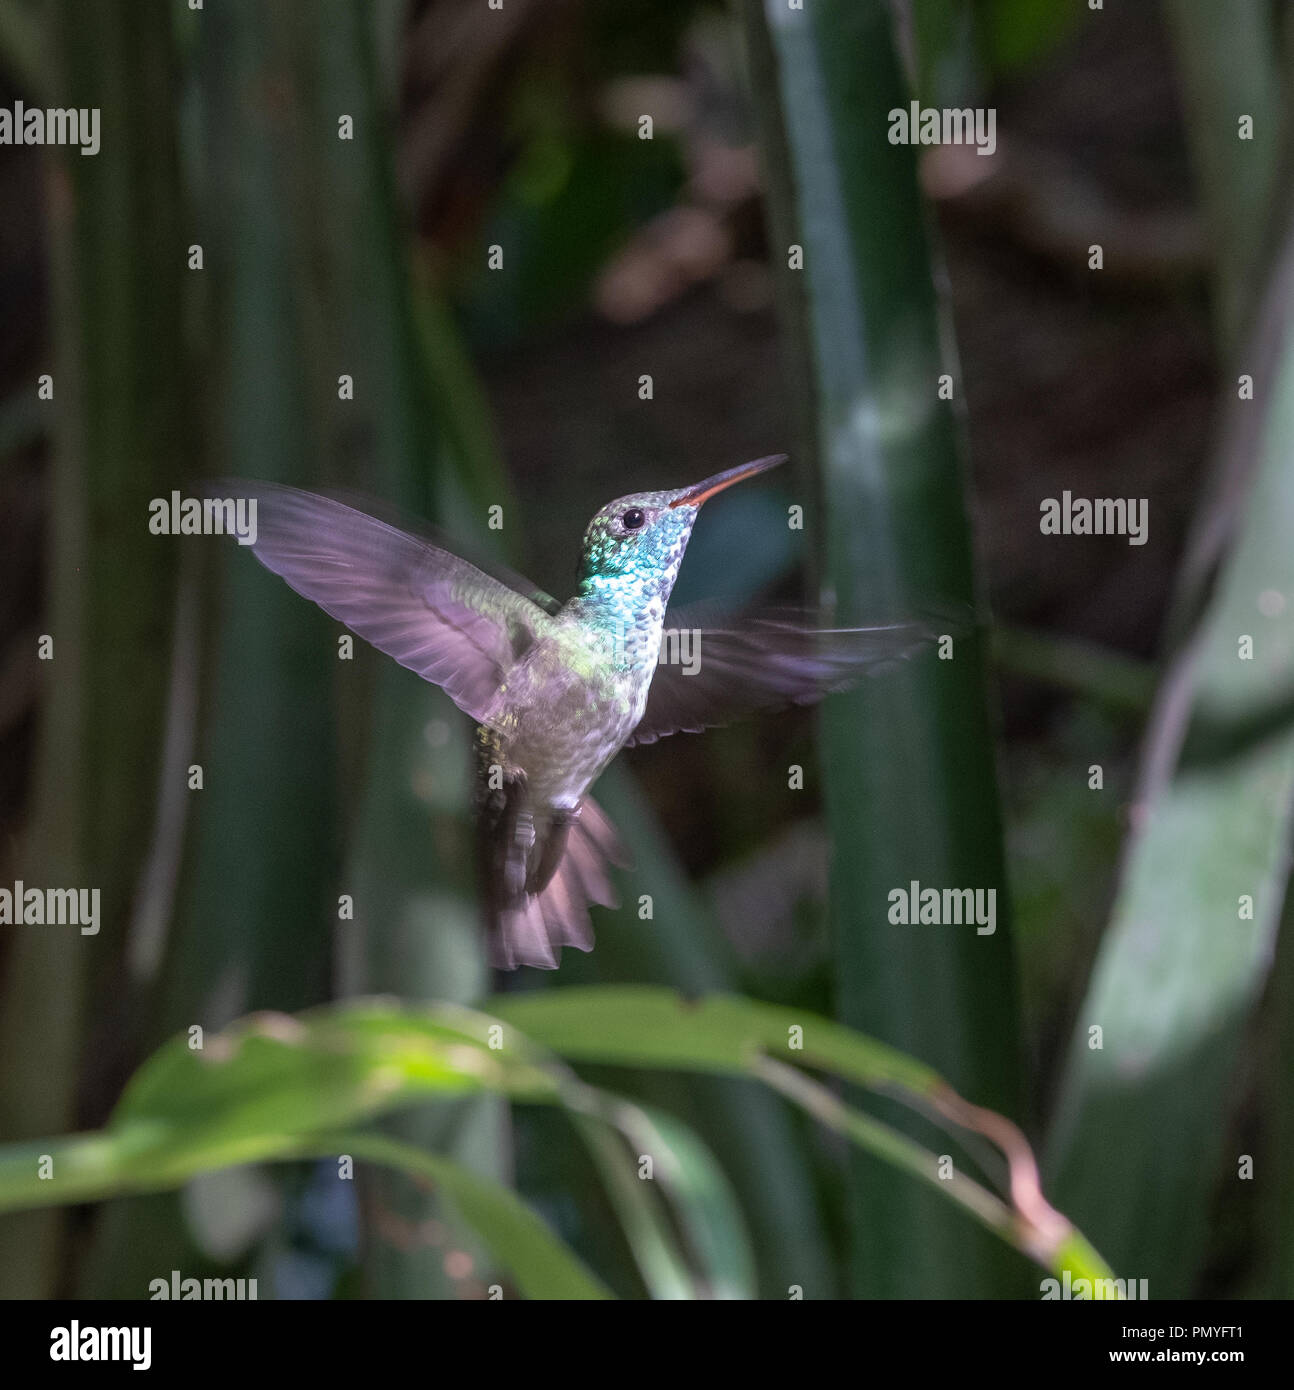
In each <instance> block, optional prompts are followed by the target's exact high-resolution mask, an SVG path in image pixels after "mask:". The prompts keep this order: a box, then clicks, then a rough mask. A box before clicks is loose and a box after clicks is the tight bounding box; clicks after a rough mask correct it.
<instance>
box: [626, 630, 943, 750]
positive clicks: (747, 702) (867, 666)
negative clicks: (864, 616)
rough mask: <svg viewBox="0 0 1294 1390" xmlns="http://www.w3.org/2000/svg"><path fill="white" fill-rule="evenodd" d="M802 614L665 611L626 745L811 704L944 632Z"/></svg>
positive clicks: (910, 652) (844, 688) (905, 656)
mask: <svg viewBox="0 0 1294 1390" xmlns="http://www.w3.org/2000/svg"><path fill="white" fill-rule="evenodd" d="M808 616H809V615H808V614H806V613H805V612H804V611H803V610H800V609H795V608H782V609H772V610H769V611H768V612H766V613H762V614H755V615H751V616H732V615H729V614H726V613H725V612H724V611H723V609H722V608H721V607H719V606H718V605H715V604H705V603H700V604H695V605H690V606H688V607H686V608H682V609H679V610H678V611H677V612H673V613H666V615H665V627H666V637H665V639H664V641H663V643H662V655H661V662H660V664H659V665H658V666H657V667H656V670H655V671H654V673H653V674H652V682H651V685H650V687H649V688H648V691H647V707H646V709H645V710H644V711H643V717H642V720H641V721H640V722H639V724H638V726H637V728H635V729H634V731H633V734H632V736H631V737H630V738H629V740H628V741H627V742H626V744H625V747H626V748H632V747H633V746H635V745H636V744H643V743H655V742H656V740H657V739H660V738H664V737H666V736H667V735H668V734H674V733H700V732H701V730H702V729H707V728H711V727H713V726H715V725H718V724H726V723H728V722H729V721H730V720H732V719H735V718H737V717H738V716H739V715H743V714H750V713H753V712H754V711H755V710H761V709H776V708H777V707H778V706H783V705H805V704H811V703H813V702H814V701H815V700H820V699H822V698H823V696H824V695H829V694H831V692H832V691H836V690H846V689H848V688H849V686H851V685H853V684H855V682H857V681H858V680H860V679H861V678H862V677H863V676H865V675H868V674H871V673H873V672H876V671H878V670H881V669H883V668H884V667H886V666H889V665H892V664H893V663H895V662H897V661H902V660H904V659H905V658H907V657H909V656H911V655H912V654H913V653H914V652H917V651H919V650H920V649H921V648H922V647H923V646H925V645H926V644H927V643H929V642H931V641H934V640H936V639H937V638H938V636H939V635H940V633H941V632H946V631H949V630H950V629H949V627H948V626H942V627H940V626H938V625H935V624H932V623H930V622H928V621H921V622H917V621H905V622H893V623H883V624H879V625H877V626H875V627H846V628H826V629H819V628H815V627H813V626H812V625H811V623H810V622H809V621H808ZM963 626H964V623H961V622H955V623H953V624H952V629H951V630H954V631H956V630H959V629H960V628H961V627H963ZM671 633H673V634H676V636H675V637H674V638H671V637H670V635H669V634H671ZM671 641H673V642H674V643H675V647H674V649H673V650H670V643H671Z"/></svg>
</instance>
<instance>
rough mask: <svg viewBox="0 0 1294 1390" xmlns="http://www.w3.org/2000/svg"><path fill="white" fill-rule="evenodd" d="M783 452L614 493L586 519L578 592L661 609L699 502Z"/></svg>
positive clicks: (781, 460)
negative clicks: (684, 481)
mask: <svg viewBox="0 0 1294 1390" xmlns="http://www.w3.org/2000/svg"><path fill="white" fill-rule="evenodd" d="M785 461H786V455H785V454H771V455H770V456H769V457H768V458H762V459H756V460H755V461H754V462H753V463H743V464H740V465H739V466H738V467H736V468H729V469H728V470H727V471H726V472H723V473H716V474H715V475H714V476H713V477H712V478H706V479H705V481H704V482H700V483H695V484H694V485H693V486H692V487H684V488H678V489H676V490H675V491H673V492H635V493H631V494H630V495H629V496H628V497H617V498H616V500H615V501H614V502H608V503H607V505H606V506H605V507H603V508H602V510H601V511H600V512H598V513H597V515H596V516H595V517H594V518H593V520H592V521H590V522H589V526H588V530H587V531H585V533H584V546H583V549H582V551H581V553H580V568H579V583H580V593H581V594H582V595H584V596H586V597H590V598H591V597H596V596H598V595H604V596H608V597H611V598H613V599H618V600H621V602H622V604H623V606H625V607H626V608H628V607H632V608H634V609H641V608H643V607H646V606H648V605H652V606H658V607H659V611H660V613H662V614H663V613H664V610H665V604H666V603H667V602H668V601H669V596H670V591H671V590H672V589H673V587H674V581H675V579H677V578H678V568H679V565H681V564H682V563H683V552H684V551H685V550H686V549H687V543H688V540H689V538H690V537H691V535H692V527H693V526H694V525H695V524H696V518H697V513H698V511H699V510H700V507H701V504H702V503H703V502H704V501H706V499H707V498H710V497H713V496H714V495H715V493H716V492H722V491H723V490H724V488H727V487H731V486H732V485H733V483H739V482H741V481H742V480H743V479H745V478H753V477H754V476H755V474H757V473H763V472H766V471H767V470H768V469H770V468H776V467H777V465H778V464H779V463H784V462H785Z"/></svg>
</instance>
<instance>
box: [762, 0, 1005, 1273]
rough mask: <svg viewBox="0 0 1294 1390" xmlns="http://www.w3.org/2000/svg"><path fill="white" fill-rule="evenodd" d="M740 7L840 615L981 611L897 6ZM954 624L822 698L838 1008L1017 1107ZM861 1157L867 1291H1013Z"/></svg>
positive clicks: (856, 1183)
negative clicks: (942, 392) (953, 903)
mask: <svg viewBox="0 0 1294 1390" xmlns="http://www.w3.org/2000/svg"><path fill="white" fill-rule="evenodd" d="M746 14H747V17H748V21H749V22H748V32H749V35H750V55H751V56H750V61H751V76H752V83H753V85H754V86H755V88H756V90H757V91H758V92H759V94H760V100H759V102H758V103H757V105H758V109H759V111H760V113H761V117H762V120H763V127H764V141H763V144H764V153H765V162H766V166H767V172H768V179H769V189H770V204H771V213H772V232H771V242H772V245H773V247H774V252H773V263H774V266H775V269H776V274H777V281H778V285H779V293H780V296H781V304H782V308H783V312H784V318H785V322H786V325H787V328H788V332H789V337H790V341H791V351H790V352H789V353H788V354H787V355H788V358H790V359H792V360H793V361H794V362H795V363H797V364H799V370H798V373H797V375H796V377H795V379H794V385H795V386H796V388H797V393H798V397H799V401H798V403H799V411H800V418H801V422H802V424H801V433H802V436H803V445H802V447H801V449H800V450H799V451H798V452H799V453H800V455H801V456H802V457H803V458H804V460H805V462H806V464H807V463H809V462H810V461H811V462H812V465H813V483H814V487H813V488H812V490H811V491H810V492H809V496H810V497H814V496H817V497H818V499H819V500H820V503H821V504H822V505H821V506H820V507H819V509H818V510H819V511H820V515H821V520H820V521H819V522H817V530H818V532H819V538H820V542H821V544H822V549H823V551H824V554H825V559H826V573H825V575H824V576H823V578H824V579H825V581H826V585H825V589H826V591H827V592H828V593H829V594H830V596H831V597H832V599H833V601H834V604H835V612H834V617H835V619H836V620H837V621H840V622H842V623H853V622H860V623H866V622H875V621H885V620H887V619H891V618H894V617H896V616H900V615H904V614H912V613H921V612H925V611H931V610H934V611H940V609H941V608H942V606H943V605H946V604H948V603H953V604H961V605H965V607H966V609H967V610H968V611H970V610H971V608H972V606H973V604H974V599H975V592H976V584H975V577H974V572H973V566H972V555H971V547H970V529H969V524H968V521H967V516H966V511H965V506H964V489H963V480H962V473H961V467H960V460H959V451H958V440H957V435H956V431H955V428H954V423H953V417H952V414H951V411H950V408H949V407H948V406H947V405H946V404H941V402H940V400H939V396H938V382H939V377H940V374H941V373H943V372H945V371H946V372H949V373H950V374H952V375H953V376H954V379H955V376H956V364H955V363H953V362H946V361H945V360H944V356H943V353H942V352H941V344H940V323H939V312H938V305H937V302H936V296H935V290H934V280H933V273H932V251H931V246H930V241H929V237H928V220H929V219H928V217H927V214H926V211H925V209H924V208H923V206H922V203H921V197H920V193H919V189H918V183H917V167H916V156H917V152H916V151H914V150H913V149H911V148H908V147H905V146H903V145H894V144H891V143H890V141H889V138H888V131H889V128H890V122H889V115H888V113H889V112H890V111H891V110H892V109H895V108H906V106H907V103H908V101H909V99H910V96H911V95H912V94H911V92H910V91H909V89H908V86H907V84H906V83H905V81H904V77H903V74H902V71H901V68H900V65H899V61H898V58H897V54H896V50H895V39H894V34H893V22H894V16H893V7H892V6H890V5H889V4H888V3H886V0H815V3H814V4H812V5H807V6H805V7H803V8H802V9H792V8H790V7H788V6H786V5H785V4H782V3H780V0H748V3H747V5H746ZM959 32H961V31H959ZM963 37H964V35H963ZM946 56H947V55H946V54H945V57H946ZM796 247H798V248H800V249H801V251H802V255H803V265H802V269H801V268H800V266H799V263H798V262H797V261H796V260H794V259H793V257H794V255H795V253H794V250H793V248H796ZM952 636H953V652H952V656H953V659H951V660H937V659H935V657H934V655H933V654H932V653H926V654H924V655H923V656H921V657H919V658H917V659H914V660H913V661H911V662H909V663H907V664H906V665H905V666H904V667H902V668H901V669H899V670H895V671H892V672H886V673H885V674H884V675H882V676H878V677H877V678H875V679H873V680H869V681H867V682H865V683H864V684H863V685H862V686H861V687H860V688H859V689H857V690H855V691H853V692H850V693H848V694H845V695H840V696H837V697H834V698H832V699H831V700H829V701H828V702H827V704H826V706H825V707H824V713H823V724H822V727H823V757H822V778H823V783H824V787H825V792H826V801H827V811H828V825H829V829H830V832H831V838H832V846H833V851H834V858H833V867H832V923H831V925H832V935H833V946H834V953H835V978H834V984H835V989H836V998H837V1012H838V1015H839V1017H840V1018H841V1019H842V1020H843V1021H844V1022H846V1023H848V1024H850V1025H851V1026H853V1027H855V1028H858V1029H860V1030H863V1031H865V1032H867V1033H869V1034H871V1035H873V1036H874V1037H878V1038H881V1039H883V1040H885V1041H887V1042H889V1043H891V1044H893V1045H894V1046H895V1047H898V1048H901V1049H902V1050H903V1051H904V1052H906V1053H908V1054H909V1055H912V1056H918V1057H922V1058H924V1059H928V1060H929V1061H930V1062H931V1063H932V1064H933V1065H935V1066H937V1067H939V1069H940V1070H941V1071H942V1072H943V1073H945V1074H946V1075H947V1076H948V1077H949V1079H950V1081H951V1082H952V1083H953V1084H954V1085H956V1086H957V1087H958V1088H959V1089H960V1090H962V1091H963V1092H964V1093H967V1094H973V1095H975V1096H977V1097H979V1098H981V1099H982V1100H983V1101H984V1103H985V1104H989V1105H992V1106H994V1107H996V1108H999V1109H1005V1110H1008V1111H1015V1110H1017V1109H1018V1096H1019V1091H1020V1084H1019V1057H1020V1054H1019V1048H1018V1044H1017V1039H1016V1019H1017V1016H1018V1010H1017V1005H1016V995H1015V978H1014V961H1013V953H1012V946H1011V934H1010V928H1009V924H1008V920H1007V918H1008V913H1007V910H1006V907H1007V895H1006V885H1005V878H1004V864H1003V849H1002V836H1001V821H1000V811H999V806H998V799H997V789H996V783H995V769H994V744H993V729H992V725H991V723H990V721H989V717H988V708H987V704H986V700H985V680H984V651H983V647H982V640H981V635H980V634H979V633H977V632H975V631H964V632H961V633H960V634H956V633H954V634H952ZM914 880H915V881H919V882H920V883H921V884H922V885H934V886H938V887H941V888H942V887H954V886H955V887H974V888H978V889H982V890H987V891H992V892H994V893H996V895H997V901H998V905H999V912H998V916H997V926H996V930H995V932H994V933H993V934H992V935H977V934H976V932H975V930H974V929H973V928H969V929H968V928H961V929H956V928H952V927H945V928H942V929H939V930H937V931H934V932H930V931H925V930H919V931H914V929H913V928H912V927H911V926H908V925H897V924H893V923H891V922H890V921H889V920H888V916H887V906H888V895H889V893H890V892H891V891H892V890H893V889H895V888H906V887H907V886H908V885H909V884H910V883H911V882H912V881H914ZM885 1114H886V1116H887V1119H888V1121H889V1122H890V1123H892V1124H894V1125H899V1126H908V1125H909V1124H910V1123H911V1121H910V1119H909V1118H908V1117H906V1116H903V1115H901V1114H899V1113H898V1112H895V1111H893V1110H890V1109H886V1110H885ZM851 1178H852V1203H851V1221H850V1228H849V1236H850V1244H851V1264H852V1271H853V1276H854V1277H853V1285H854V1290H855V1292H857V1293H858V1294H860V1295H868V1296H878V1297H895V1296H903V1295H907V1296H936V1295H941V1294H942V1295H946V1296H958V1295H964V1294H965V1293H966V1292H967V1291H973V1292H975V1293H976V1294H979V1295H983V1296H991V1295H993V1294H1008V1293H1014V1292H1018V1291H1020V1289H1021V1287H1022V1285H1021V1284H1020V1282H1019V1277H1020V1275H1021V1274H1022V1272H1023V1271H1022V1270H1019V1269H1017V1268H1013V1267H1010V1266H1008V1264H1006V1263H1004V1261H1003V1259H1002V1256H1001V1252H1000V1250H998V1249H997V1248H996V1247H994V1246H993V1245H992V1244H990V1243H988V1242H984V1241H981V1240H979V1239H978V1238H977V1237H973V1238H972V1239H971V1240H970V1241H968V1240H967V1239H966V1234H965V1232H964V1230H962V1229H960V1228H959V1227H958V1226H957V1224H956V1223H955V1222H954V1221H951V1220H949V1215H948V1212H947V1209H946V1208H945V1207H943V1206H942V1205H941V1204H939V1203H938V1202H937V1201H934V1200H933V1199H932V1198H930V1197H929V1196H928V1195H927V1194H925V1193H921V1192H914V1191H913V1190H911V1189H910V1188H908V1187H907V1186H905V1185H903V1184H902V1183H899V1182H896V1179H895V1176H894V1174H893V1173H892V1172H890V1171H888V1170H886V1169H884V1168H882V1167H878V1166H877V1165H876V1164H875V1163H874V1162H873V1161H872V1160H870V1159H867V1158H860V1159H859V1160H858V1161H857V1163H856V1164H854V1165H853V1170H852V1173H851Z"/></svg>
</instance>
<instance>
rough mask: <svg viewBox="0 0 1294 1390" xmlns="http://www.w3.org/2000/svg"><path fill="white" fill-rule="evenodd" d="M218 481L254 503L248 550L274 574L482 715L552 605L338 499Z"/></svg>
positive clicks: (269, 485) (543, 596)
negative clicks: (252, 538) (252, 533)
mask: <svg viewBox="0 0 1294 1390" xmlns="http://www.w3.org/2000/svg"><path fill="white" fill-rule="evenodd" d="M217 488H220V489H224V495H226V496H233V497H247V498H255V499H256V503H257V507H256V512H257V516H256V533H257V534H256V540H255V541H254V542H253V544H252V552H253V554H254V555H255V556H256V558H257V559H258V560H259V561H260V562H261V564H263V565H264V566H265V568H266V569H268V570H272V571H273V572H274V573H275V574H277V575H281V576H282V578H284V579H285V580H286V581H287V582H288V584H289V585H291V587H292V588H294V589H295V590H296V591H297V593H299V594H301V595H303V596H304V597H305V598H308V599H311V600H312V601H313V602H315V603H317V604H318V605H319V607H320V608H322V609H323V610H324V612H325V613H329V614H331V616H332V617H334V618H336V619H337V620H338V621H339V622H342V623H345V625H346V626H347V627H348V628H350V629H351V630H352V631H353V632H356V633H358V634H359V636H360V637H362V638H364V639H365V641H367V642H371V643H372V644H373V646H375V647H376V648H377V649H378V650H379V651H383V652H385V653H386V654H387V655H388V656H392V657H394V658H395V659H396V661H398V662H399V663H400V665H401V666H407V667H408V668H409V669H410V670H411V671H416V672H417V673H418V674H419V675H420V676H421V677H422V678H423V679H424V680H427V681H431V682H432V683H433V684H435V685H439V686H441V687H442V688H443V689H444V691H445V693H446V694H447V695H449V697H450V699H452V700H453V701H454V703H455V704H456V705H457V706H458V707H459V709H461V710H464V711H466V713H468V714H470V715H471V716H472V718H473V719H476V720H478V721H479V720H480V719H481V718H482V716H483V714H484V712H485V709H486V706H487V705H488V704H489V702H490V697H491V696H492V695H493V694H494V693H495V691H496V690H497V689H498V688H499V686H500V685H501V684H502V682H503V679H504V675H505V673H506V672H507V671H508V670H509V669H510V668H511V666H512V665H513V664H514V662H515V661H516V660H517V658H518V657H520V656H521V655H522V654H523V653H524V652H525V651H526V650H527V649H528V648H529V647H530V646H531V645H532V644H533V643H534V642H535V640H536V638H537V636H538V635H539V634H540V632H541V631H542V630H543V628H544V627H545V626H546V624H547V623H548V620H549V613H550V612H551V611H553V609H555V607H556V604H555V602H554V600H552V599H550V598H549V597H548V596H547V595H546V594H544V593H542V592H541V591H539V590H537V589H530V590H529V591H528V592H522V591H521V588H520V586H521V585H523V584H524V581H521V580H518V581H516V583H517V585H518V586H519V587H515V588H514V587H511V586H510V584H509V583H507V582H503V581H502V580H500V579H496V578H494V577H493V576H491V575H489V574H486V573H485V572H484V571H483V570H481V569H478V568H477V567H476V566H475V565H473V564H469V563H468V561H466V560H464V559H462V558H461V557H459V556H457V555H455V554H453V553H452V552H451V551H448V550H445V549H443V548H442V547H440V546H438V545H433V544H432V543H431V542H429V541H425V540H422V539H420V538H419V537H417V536H411V535H409V534H408V533H407V532H405V531H402V530H400V529H399V528H398V527H396V526H391V525H389V524H388V523H387V522H385V521H379V520H378V519H377V518H376V517H372V516H369V515H368V514H367V513H366V512H361V511H357V510H356V509H355V508H354V507H350V506H347V505H346V504H345V503H344V502H339V501H337V500H336V499H334V498H332V497H323V496H320V495H318V494H317V493H312V492H302V491H301V490H299V489H298V488H292V487H283V486H280V485H279V484H277V483H261V482H256V483H251V482H244V481H242V480H241V479H239V480H230V481H227V482H221V483H218V484H213V485H212V487H211V491H215V490H216V489H217Z"/></svg>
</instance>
